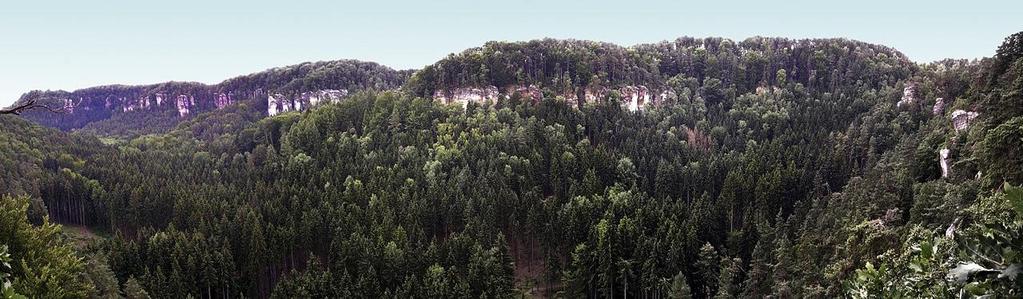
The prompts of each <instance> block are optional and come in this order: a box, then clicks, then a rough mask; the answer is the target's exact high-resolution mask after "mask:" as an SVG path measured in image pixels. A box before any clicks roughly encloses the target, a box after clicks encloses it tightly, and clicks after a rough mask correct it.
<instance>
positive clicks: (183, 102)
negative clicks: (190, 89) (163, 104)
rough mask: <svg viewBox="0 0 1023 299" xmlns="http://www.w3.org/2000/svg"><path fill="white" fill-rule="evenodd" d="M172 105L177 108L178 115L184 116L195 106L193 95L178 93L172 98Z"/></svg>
mask: <svg viewBox="0 0 1023 299" xmlns="http://www.w3.org/2000/svg"><path fill="white" fill-rule="evenodd" d="M174 105H175V107H177V108H178V116H180V117H185V116H187V115H188V114H189V113H192V109H193V108H194V107H195V97H192V96H190V95H185V94H183V95H179V96H178V97H177V98H176V99H175V100H174Z"/></svg>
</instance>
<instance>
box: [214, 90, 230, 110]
mask: <svg viewBox="0 0 1023 299" xmlns="http://www.w3.org/2000/svg"><path fill="white" fill-rule="evenodd" d="M232 94H233V93H232V92H227V93H223V92H221V93H217V94H215V95H214V96H213V104H214V105H216V106H217V109H224V107H227V105H231V103H233V102H234V101H233V99H232V97H231V96H232Z"/></svg>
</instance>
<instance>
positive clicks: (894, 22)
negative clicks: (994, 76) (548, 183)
mask: <svg viewBox="0 0 1023 299" xmlns="http://www.w3.org/2000/svg"><path fill="white" fill-rule="evenodd" d="M87 2H94V3H87ZM769 2H776V3H769ZM826 2H828V1H823V0H818V1H805V0H799V1H748V2H743V1H723V0H704V1H668V0H661V1H653V0H638V1H604V0H596V1H541V0H505V1H470V0H433V1H426V0H424V1H397V0H374V1H359V2H353V1H259V0H257V1H212V0H205V1H192V0H186V1H140V0H131V1H125V0H115V1H49V0H28V1H6V2H5V3H2V4H0V106H7V105H9V104H10V103H12V102H13V101H14V100H16V99H17V97H18V96H20V95H21V94H22V93H23V92H26V91H29V90H33V89H54V90H56V89H64V90H74V89H78V88H83V87H89V86H95V85H104V84H115V83H123V84H144V83H156V82H163V81H170V80H177V81H199V82H206V83H216V82H220V81H221V80H223V79H227V78H230V77H233V76H237V75H242V74H248V73H252V72H257V71H261V70H264V69H267V68H270V67H275V66H283V65H288V64H295V63H299V62H304V61H317V60H334V59H344V58H352V59H360V60H368V61H376V62H379V63H382V64H384V65H388V66H391V67H394V68H420V67H422V66H424V65H426V64H429V63H432V62H434V61H436V60H438V59H440V58H442V57H444V56H445V55H447V54H448V53H452V52H459V51H461V50H463V49H465V48H468V47H473V46H478V45H481V44H482V43H484V42H486V41H488V40H506V41H519V40H529V39H536V38H543V37H554V38H575V39H592V40H600V41H608V42H614V43H618V44H622V45H633V44H637V43H650V42H658V41H662V40H669V39H674V38H676V37H679V36H693V37H706V36H721V37H727V38H732V39H737V40H741V39H744V38H747V37H750V36H757V35H760V36H781V37H790V38H810V37H847V38H852V39H857V40H862V41H866V42H871V43H880V44H885V45H889V46H892V47H895V48H896V49H898V50H900V51H902V52H903V53H905V54H906V55H908V56H909V57H910V58H911V59H913V60H915V61H918V62H928V61H933V60H937V59H941V58H978V57H984V56H991V55H992V54H993V53H994V49H995V48H996V47H997V46H998V45H999V44H1000V43H1001V41H1002V39H1003V38H1004V37H1005V36H1007V35H1009V34H1012V33H1014V32H1018V31H1021V30H1023V1H1014V0H1003V1H990V0H971V1H918V2H916V3H914V2H902V1H894V0H888V1H876V0H869V1H835V2H834V3H833V4H832V3H826Z"/></svg>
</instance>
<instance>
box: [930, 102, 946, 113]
mask: <svg viewBox="0 0 1023 299" xmlns="http://www.w3.org/2000/svg"><path fill="white" fill-rule="evenodd" d="M942 113H945V99H944V98H937V99H935V100H934V109H932V110H931V114H934V115H941V114H942Z"/></svg>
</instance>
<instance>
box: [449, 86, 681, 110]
mask: <svg viewBox="0 0 1023 299" xmlns="http://www.w3.org/2000/svg"><path fill="white" fill-rule="evenodd" d="M612 91H615V92H617V93H618V95H619V96H620V97H621V101H622V106H624V107H626V108H627V109H629V110H630V111H639V110H643V109H644V108H645V107H647V106H648V105H655V104H658V103H660V102H662V101H663V100H664V99H666V98H669V97H675V93H674V92H673V91H670V90H664V91H661V92H656V91H653V90H651V89H650V88H648V87H646V86H643V85H629V86H623V87H621V88H618V89H608V88H586V89H581V90H579V91H578V92H576V93H574V94H573V93H564V94H560V95H559V96H560V97H562V98H564V99H565V100H566V101H568V102H569V104H571V105H572V106H573V107H577V108H578V107H579V105H580V104H582V103H595V102H601V101H605V100H607V98H608V97H610V96H611V92H612ZM514 94H518V95H519V96H522V97H523V98H526V99H529V100H531V101H533V102H539V101H540V100H542V99H543V92H541V90H540V88H538V87H536V86H535V85H528V86H523V85H512V86H509V87H507V88H505V89H504V91H501V89H499V88H497V87H496V86H493V85H491V86H485V87H463V88H455V89H450V90H437V91H435V92H434V93H433V99H434V100H435V101H437V102H440V103H444V104H452V105H459V106H462V107H463V108H464V107H466V106H467V105H468V104H469V103H479V104H483V103H494V102H496V101H497V100H498V99H501V98H508V97H510V96H512V95H514Z"/></svg>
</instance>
